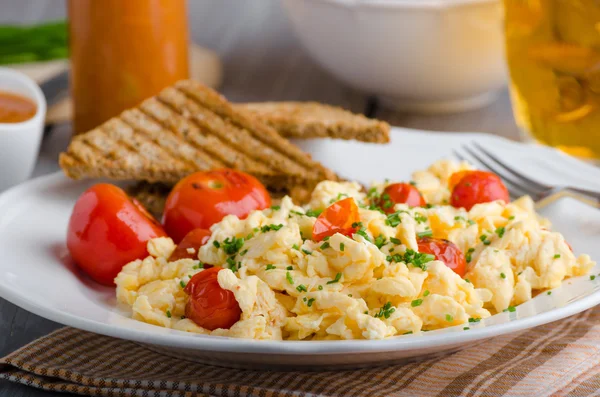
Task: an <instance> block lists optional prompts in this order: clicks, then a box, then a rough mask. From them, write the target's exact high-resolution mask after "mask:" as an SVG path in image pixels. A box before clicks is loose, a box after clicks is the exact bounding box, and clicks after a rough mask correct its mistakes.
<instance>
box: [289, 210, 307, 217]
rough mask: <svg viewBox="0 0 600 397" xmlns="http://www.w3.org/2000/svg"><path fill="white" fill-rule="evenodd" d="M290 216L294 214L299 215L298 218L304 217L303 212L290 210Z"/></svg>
mask: <svg viewBox="0 0 600 397" xmlns="http://www.w3.org/2000/svg"><path fill="white" fill-rule="evenodd" d="M290 214H295V215H300V216H303V215H304V212H300V211H295V210H290Z"/></svg>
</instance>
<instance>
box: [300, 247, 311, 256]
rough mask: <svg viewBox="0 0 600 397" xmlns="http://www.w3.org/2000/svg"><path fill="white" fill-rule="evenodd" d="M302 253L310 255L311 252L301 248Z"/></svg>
mask: <svg viewBox="0 0 600 397" xmlns="http://www.w3.org/2000/svg"><path fill="white" fill-rule="evenodd" d="M302 252H304V253H305V254H306V255H312V251H309V250H307V249H304V248H302Z"/></svg>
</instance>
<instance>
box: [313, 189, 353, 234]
mask: <svg viewBox="0 0 600 397" xmlns="http://www.w3.org/2000/svg"><path fill="white" fill-rule="evenodd" d="M359 221H360V218H359V216H358V207H357V206H356V203H355V202H354V199H353V198H351V197H348V198H347V199H343V200H340V201H336V202H335V203H333V204H331V205H330V206H329V207H327V208H326V209H325V211H323V212H322V213H321V215H319V217H318V218H317V220H316V222H315V224H314V226H313V240H314V241H321V240H323V239H324V238H325V237H327V236H333V235H334V234H336V233H341V234H343V235H345V236H351V235H352V233H355V232H356V230H357V227H356V226H352V225H353V224H355V223H357V222H359Z"/></svg>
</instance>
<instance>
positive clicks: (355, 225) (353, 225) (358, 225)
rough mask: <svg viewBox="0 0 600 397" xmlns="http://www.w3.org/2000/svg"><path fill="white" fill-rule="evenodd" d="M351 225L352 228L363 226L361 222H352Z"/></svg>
mask: <svg viewBox="0 0 600 397" xmlns="http://www.w3.org/2000/svg"><path fill="white" fill-rule="evenodd" d="M352 227H353V228H359V227H363V224H362V222H353V223H352Z"/></svg>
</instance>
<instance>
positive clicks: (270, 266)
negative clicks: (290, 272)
mask: <svg viewBox="0 0 600 397" xmlns="http://www.w3.org/2000/svg"><path fill="white" fill-rule="evenodd" d="M273 269H277V267H275V266H273V265H271V264H269V265H267V267H266V269H265V270H273Z"/></svg>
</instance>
